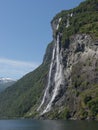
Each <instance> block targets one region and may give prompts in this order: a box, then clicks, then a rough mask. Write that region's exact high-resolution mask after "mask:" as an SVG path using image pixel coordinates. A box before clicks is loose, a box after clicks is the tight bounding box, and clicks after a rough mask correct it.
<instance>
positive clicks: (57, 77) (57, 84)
mask: <svg viewBox="0 0 98 130" xmlns="http://www.w3.org/2000/svg"><path fill="white" fill-rule="evenodd" d="M54 64H55V74H54V77H53V79H52V80H53V81H51V77H52V70H53V66H54ZM51 82H53V83H54V86H52V95H51V96H50V100H49V101H48V104H47V106H46V108H45V109H44V110H43V112H42V113H41V115H43V114H44V113H46V112H48V111H50V110H51V107H52V105H53V102H54V101H55V99H56V97H57V96H58V94H59V90H60V89H61V88H62V86H64V75H63V64H62V49H61V48H60V36H59V35H57V40H56V43H55V45H54V48H53V54H52V60H51V64H50V70H49V76H48V85H47V87H46V90H45V93H44V96H43V100H42V102H41V104H40V106H39V108H38V110H39V109H40V108H41V107H42V106H43V105H44V103H45V99H46V98H47V95H48V94H49V88H50V87H51V85H52V84H51Z"/></svg>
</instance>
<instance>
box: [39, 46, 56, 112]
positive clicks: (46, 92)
mask: <svg viewBox="0 0 98 130" xmlns="http://www.w3.org/2000/svg"><path fill="white" fill-rule="evenodd" d="M55 48H56V47H55V46H54V48H53V53H52V59H51V64H50V69H49V75H48V84H47V87H46V90H45V92H44V96H43V99H42V102H41V104H40V106H39V107H38V109H37V111H39V110H40V108H41V107H42V105H43V104H44V102H45V99H46V97H47V94H48V90H49V88H50V86H51V76H52V68H53V63H54V59H55V57H54V56H55Z"/></svg>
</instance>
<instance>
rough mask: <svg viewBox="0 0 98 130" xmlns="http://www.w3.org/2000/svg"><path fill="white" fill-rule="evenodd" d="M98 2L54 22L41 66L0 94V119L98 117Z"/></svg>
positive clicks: (91, 1) (85, 4)
mask: <svg viewBox="0 0 98 130" xmlns="http://www.w3.org/2000/svg"><path fill="white" fill-rule="evenodd" d="M97 6H98V0H86V1H85V2H82V3H81V4H80V5H79V6H78V7H76V8H74V9H71V10H67V11H62V12H60V13H59V14H57V15H56V16H55V17H54V18H53V20H52V21H51V25H52V29H53V41H52V42H51V43H50V44H49V45H48V47H47V49H46V53H45V56H44V60H43V63H42V64H41V65H40V66H39V67H38V68H37V69H36V70H34V71H33V72H31V73H29V74H27V75H25V76H24V77H23V78H21V79H20V80H18V81H17V82H16V83H15V84H14V85H13V86H11V87H9V88H8V89H6V90H5V91H4V92H2V93H0V118H17V117H26V118H30V117H31V118H40V119H98V7H97Z"/></svg>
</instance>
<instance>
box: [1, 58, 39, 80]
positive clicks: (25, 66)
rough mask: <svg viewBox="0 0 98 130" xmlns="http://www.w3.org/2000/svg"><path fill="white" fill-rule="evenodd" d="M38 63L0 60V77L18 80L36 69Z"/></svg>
mask: <svg viewBox="0 0 98 130" xmlns="http://www.w3.org/2000/svg"><path fill="white" fill-rule="evenodd" d="M38 65H39V64H38V63H35V62H25V61H17V60H11V59H6V58H0V77H10V78H14V79H19V78H20V77H22V76H23V75H25V74H26V73H28V72H31V71H33V70H34V69H35V68H37V67H38Z"/></svg>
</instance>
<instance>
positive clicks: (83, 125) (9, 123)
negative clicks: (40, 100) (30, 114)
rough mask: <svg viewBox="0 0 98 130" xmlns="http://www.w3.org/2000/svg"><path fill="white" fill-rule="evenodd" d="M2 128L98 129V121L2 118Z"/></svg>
mask: <svg viewBox="0 0 98 130" xmlns="http://www.w3.org/2000/svg"><path fill="white" fill-rule="evenodd" d="M0 130H98V122H97V121H56V120H54V121H53V120H29V119H27V120H26V119H25V120H0Z"/></svg>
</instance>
